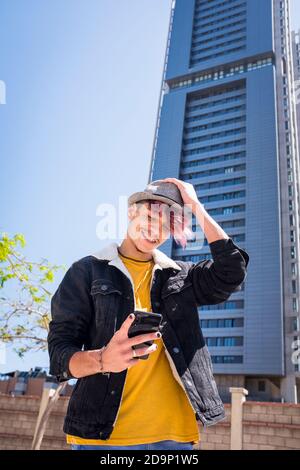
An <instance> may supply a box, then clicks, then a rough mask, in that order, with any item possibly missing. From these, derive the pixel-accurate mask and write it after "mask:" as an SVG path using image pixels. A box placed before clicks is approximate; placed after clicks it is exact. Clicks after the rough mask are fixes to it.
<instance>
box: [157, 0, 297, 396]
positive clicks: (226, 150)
mask: <svg viewBox="0 0 300 470" xmlns="http://www.w3.org/2000/svg"><path fill="white" fill-rule="evenodd" d="M291 57H292V54H291V33H290V25H289V1H288V0H176V1H173V3H172V8H171V15H170V25H169V35H168V41H167V48H166V59H165V68H164V73H163V80H162V92H161V102H160V106H159V110H158V119H157V128H156V133H155V141H154V146H153V155H152V161H151V170H150V175H149V181H151V180H155V179H159V178H164V177H167V176H174V177H177V178H180V179H182V180H185V181H187V182H190V183H192V184H193V185H194V187H195V189H196V192H197V194H198V196H199V199H200V201H201V202H202V203H203V204H204V206H205V208H206V210H207V211H208V212H209V213H210V214H211V215H212V216H213V217H214V218H215V220H217V221H218V222H219V223H220V224H221V226H222V227H223V228H224V229H225V231H226V232H227V233H228V234H229V235H230V236H231V237H232V239H233V240H234V241H235V242H236V243H237V244H238V245H239V246H240V247H241V248H243V247H245V248H246V250H247V252H248V253H249V254H250V263H249V268H248V275H247V279H246V281H245V283H244V285H243V286H242V290H240V291H239V292H236V293H234V294H233V295H232V296H231V297H230V299H229V300H228V301H227V302H224V303H222V304H219V305H215V306H207V307H202V308H201V309H199V317H200V322H201V326H202V328H203V332H204V335H205V337H206V341H207V344H208V347H209V349H210V352H211V355H212V360H213V363H214V372H215V375H216V379H217V381H218V384H219V389H220V392H221V393H222V395H223V397H224V399H226V398H227V394H228V387H229V386H231V385H240V386H245V387H246V388H247V389H248V391H249V397H250V398H252V399H262V400H278V401H279V400H282V399H284V400H285V401H289V402H295V401H297V400H299V383H300V373H299V370H300V368H299V365H298V364H297V363H296V362H297V361H295V355H294V356H293V353H294V352H295V349H296V348H297V341H298V338H299V335H300V333H299V331H300V320H299V273H300V264H299V155H298V147H297V139H296V134H297V133H296V113H295V103H294V100H293V95H292V93H293V86H292V85H293V66H292V61H291ZM163 250H164V251H165V252H166V254H168V255H169V256H172V257H174V259H182V260H187V261H194V262H197V261H201V260H204V259H207V258H209V257H211V255H210V250H209V246H208V245H207V243H204V244H202V243H199V242H197V241H196V242H194V243H192V242H191V243H190V244H189V247H188V248H187V249H186V250H182V249H180V248H179V247H178V246H177V245H175V244H174V242H172V241H171V240H170V241H168V242H167V243H166V244H165V245H164V247H163ZM297 387H298V388H297Z"/></svg>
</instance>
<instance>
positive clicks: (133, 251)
mask: <svg viewBox="0 0 300 470" xmlns="http://www.w3.org/2000/svg"><path fill="white" fill-rule="evenodd" d="M119 252H120V253H121V255H124V256H127V257H128V258H134V259H136V260H140V261H150V260H152V258H153V256H152V253H144V252H143V251H141V250H139V249H138V248H137V247H136V245H135V244H134V242H133V240H132V239H131V238H130V237H129V235H128V233H127V236H126V238H124V240H123V241H122V243H121V245H120V247H119Z"/></svg>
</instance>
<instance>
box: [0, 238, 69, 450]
mask: <svg viewBox="0 0 300 470" xmlns="http://www.w3.org/2000/svg"><path fill="white" fill-rule="evenodd" d="M25 245H26V241H25V238H24V236H23V235H22V234H16V235H14V236H13V237H10V236H9V235H8V234H7V233H2V234H1V235H0V341H1V342H2V343H4V344H11V345H12V346H13V349H14V351H15V352H16V354H18V356H20V357H23V356H24V354H26V353H27V352H29V351H31V352H33V351H41V350H46V349H47V335H48V331H49V322H50V300H51V296H52V292H51V290H50V284H51V283H53V281H54V275H55V273H56V272H57V271H59V270H61V269H65V267H63V266H60V265H51V264H50V263H49V262H48V260H47V259H42V260H41V261H40V262H33V261H29V260H28V259H27V258H26V256H25V255H24V254H22V253H20V250H23V249H24V247H25ZM6 288H7V291H8V292H12V293H13V295H9V294H7V295H5V290H6ZM66 384H67V382H64V383H61V384H59V385H58V387H57V389H56V391H55V394H54V395H53V396H52V398H51V399H50V400H49V403H48V406H47V408H46V410H45V413H44V415H43V417H42V419H41V420H40V425H39V429H38V432H37V433H36V436H35V439H34V442H33V444H32V448H34V449H39V448H40V445H41V442H42V439H43V435H44V432H45V429H46V425H47V420H48V417H49V415H50V413H51V410H52V408H53V407H54V405H55V403H56V401H57V400H58V398H59V395H60V393H61V392H62V390H63V388H64V387H65V386H66Z"/></svg>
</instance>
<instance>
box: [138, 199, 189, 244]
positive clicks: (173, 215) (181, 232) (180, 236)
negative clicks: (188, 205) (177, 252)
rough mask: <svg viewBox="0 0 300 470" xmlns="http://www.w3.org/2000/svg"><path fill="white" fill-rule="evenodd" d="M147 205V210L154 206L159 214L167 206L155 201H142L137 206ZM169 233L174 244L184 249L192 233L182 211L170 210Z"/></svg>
mask: <svg viewBox="0 0 300 470" xmlns="http://www.w3.org/2000/svg"><path fill="white" fill-rule="evenodd" d="M145 203H146V204H148V209H151V206H154V205H155V206H156V207H158V208H159V212H162V210H163V208H164V207H165V206H166V205H167V204H166V203H165V202H162V201H159V200H157V199H155V200H153V199H143V200H142V201H139V202H138V203H137V204H145ZM170 233H171V235H172V236H173V237H174V240H175V242H176V243H177V244H178V245H180V246H182V248H186V245H187V241H188V240H189V239H191V238H193V235H192V234H193V232H192V230H191V228H190V226H189V219H188V217H186V214H185V213H184V209H183V208H182V210H181V211H180V210H175V211H174V210H170Z"/></svg>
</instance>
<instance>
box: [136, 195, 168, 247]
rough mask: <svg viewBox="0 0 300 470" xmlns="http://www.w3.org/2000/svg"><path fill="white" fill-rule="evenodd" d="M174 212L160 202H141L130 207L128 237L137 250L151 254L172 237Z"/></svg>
mask: <svg viewBox="0 0 300 470" xmlns="http://www.w3.org/2000/svg"><path fill="white" fill-rule="evenodd" d="M170 214H172V210H170V206H169V205H168V204H165V203H162V202H160V201H150V200H149V201H148V200H147V201H140V202H139V203H137V204H133V205H132V206H130V207H129V210H128V216H129V226H128V235H129V237H130V238H131V239H132V241H133V242H134V244H135V246H136V248H137V249H138V250H139V251H142V252H144V253H150V252H151V251H152V250H153V249H155V248H157V247H158V246H160V245H161V244H162V243H164V242H165V241H166V240H168V238H169V237H170V233H171V232H172V215H171V216H170Z"/></svg>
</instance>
